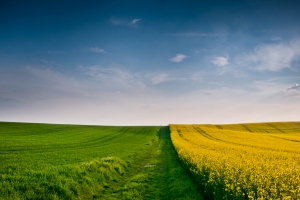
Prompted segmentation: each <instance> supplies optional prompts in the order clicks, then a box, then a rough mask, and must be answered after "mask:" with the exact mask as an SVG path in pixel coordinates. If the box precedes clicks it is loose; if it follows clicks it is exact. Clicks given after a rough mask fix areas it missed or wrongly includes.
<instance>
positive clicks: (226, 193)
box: [170, 122, 300, 199]
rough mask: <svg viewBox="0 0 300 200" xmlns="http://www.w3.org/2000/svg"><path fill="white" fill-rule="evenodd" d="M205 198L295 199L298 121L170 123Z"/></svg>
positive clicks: (299, 192)
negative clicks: (221, 123)
mask: <svg viewBox="0 0 300 200" xmlns="http://www.w3.org/2000/svg"><path fill="white" fill-rule="evenodd" d="M170 130H171V139H172V143H173V145H174V147H175V149H176V151H177V153H178V156H179V158H180V160H181V162H182V163H183V165H184V166H185V167H186V168H187V169H188V170H189V172H190V173H191V175H192V177H193V178H194V180H195V181H196V182H197V183H198V185H199V187H200V189H201V191H202V194H203V196H204V197H205V198H207V199H300V123H296V122H289V123H256V124H233V125H209V124H207V125H170Z"/></svg>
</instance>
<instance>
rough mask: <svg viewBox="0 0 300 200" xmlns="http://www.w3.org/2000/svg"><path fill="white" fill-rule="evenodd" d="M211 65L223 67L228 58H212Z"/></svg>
mask: <svg viewBox="0 0 300 200" xmlns="http://www.w3.org/2000/svg"><path fill="white" fill-rule="evenodd" d="M212 63H213V64H214V65H216V66H218V67H223V66H225V65H228V56H227V57H222V56H221V57H214V59H213V60H212Z"/></svg>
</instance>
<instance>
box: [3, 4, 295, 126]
mask: <svg viewBox="0 0 300 200" xmlns="http://www.w3.org/2000/svg"><path fill="white" fill-rule="evenodd" d="M299 19H300V2H299V1H296V0H288V1H283V0H282V1H279V0H272V1H268V0H265V1H260V0H239V1H223V0H220V1H133V0H132V1H88V2H84V1H63V2H60V1H54V2H53V1H26V2H24V1H6V2H5V1H4V2H2V3H1V6H0V25H1V30H0V121H24V122H46V123H78V124H107V125H160V124H169V123H241V122H261V121H299V120H300V117H299V116H300V115H299V112H300V104H299V100H300V86H299V84H298V83H300V23H299Z"/></svg>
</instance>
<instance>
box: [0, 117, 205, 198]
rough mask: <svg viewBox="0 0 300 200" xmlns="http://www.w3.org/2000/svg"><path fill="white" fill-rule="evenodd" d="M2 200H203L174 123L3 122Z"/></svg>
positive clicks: (0, 132)
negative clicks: (176, 144)
mask: <svg viewBox="0 0 300 200" xmlns="http://www.w3.org/2000/svg"><path fill="white" fill-rule="evenodd" d="M0 141H1V143H0V199H111V200H113V199H115V200H116V199H118V200H119V199H149V200H150V199H202V197H201V196H200V195H199V192H198V191H197V186H196V185H195V184H194V183H193V181H192V180H191V179H190V178H189V176H188V175H187V174H186V173H185V171H184V169H183V168H182V166H181V165H180V163H179V160H178V156H177V154H176V152H175V150H174V148H173V146H172V143H171V140H170V132H169V127H167V126H166V127H154V126H153V127H148V126H137V127H134V126H131V127H126V126H123V127H122V126H119V127H118V126H82V125H56V124H30V123H8V122H0Z"/></svg>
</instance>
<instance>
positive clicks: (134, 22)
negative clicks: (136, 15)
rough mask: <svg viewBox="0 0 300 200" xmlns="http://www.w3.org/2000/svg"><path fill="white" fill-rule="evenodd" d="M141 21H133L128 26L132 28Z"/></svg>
mask: <svg viewBox="0 0 300 200" xmlns="http://www.w3.org/2000/svg"><path fill="white" fill-rule="evenodd" d="M140 20H141V19H134V20H132V21H131V22H130V23H128V26H134V25H136V24H137V23H138V22H139V21H140Z"/></svg>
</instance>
